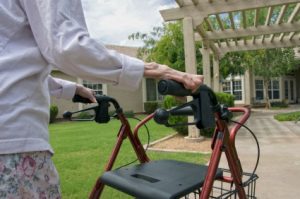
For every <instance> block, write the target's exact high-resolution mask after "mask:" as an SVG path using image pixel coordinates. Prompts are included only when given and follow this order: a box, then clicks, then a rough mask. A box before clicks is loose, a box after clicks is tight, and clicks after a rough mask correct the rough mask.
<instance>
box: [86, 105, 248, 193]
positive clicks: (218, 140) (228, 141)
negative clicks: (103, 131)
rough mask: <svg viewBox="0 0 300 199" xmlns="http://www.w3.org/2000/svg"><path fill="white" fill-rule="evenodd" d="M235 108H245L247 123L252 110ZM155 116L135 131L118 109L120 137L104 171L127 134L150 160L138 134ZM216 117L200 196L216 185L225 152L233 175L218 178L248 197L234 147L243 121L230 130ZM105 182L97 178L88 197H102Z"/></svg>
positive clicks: (139, 152)
mask: <svg viewBox="0 0 300 199" xmlns="http://www.w3.org/2000/svg"><path fill="white" fill-rule="evenodd" d="M228 109H229V110H230V111H232V112H242V113H243V115H242V116H241V118H240V119H239V123H241V124H244V123H245V122H246V121H247V119H248V118H249V116H250V110H249V109H248V108H245V107H232V108H228ZM153 117H154V113H152V114H150V115H148V116H147V117H146V118H144V119H143V120H142V121H141V122H140V123H139V124H137V125H136V127H135V128H134V131H133V132H132V130H131V128H130V124H129V122H128V120H127V119H126V117H125V116H124V114H123V113H122V112H120V113H118V118H119V120H120V121H121V124H122V125H121V128H120V130H119V133H118V137H117V141H116V144H115V147H114V148H113V151H112V153H111V155H110V158H109V161H108V163H107V165H106V167H105V169H104V171H110V170H111V169H112V167H113V165H114V162H115V160H116V158H117V155H118V153H119V151H120V148H121V145H122V143H123V140H124V139H126V138H127V137H128V138H129V140H130V142H131V145H132V147H133V149H134V151H135V153H136V155H137V158H138V160H139V161H140V163H146V162H149V161H150V159H149V157H148V156H147V154H146V151H145V149H144V147H143V145H142V144H141V142H140V139H139V137H138V131H139V129H140V127H141V126H143V125H144V124H145V123H147V122H148V121H149V120H151V119H152V118H153ZM215 118H216V128H215V132H214V136H213V139H212V144H211V148H212V155H211V158H210V163H209V165H208V171H207V175H206V178H205V181H204V184H203V187H202V191H201V193H199V194H200V196H199V198H200V199H207V198H209V196H210V193H211V191H212V188H213V183H214V176H215V174H216V171H217V168H218V166H219V162H220V158H221V154H222V152H225V155H226V158H227V161H228V165H229V170H230V172H231V177H226V176H224V177H223V178H222V179H218V180H220V181H223V182H228V183H234V184H235V188H236V190H237V194H238V196H239V198H240V199H246V198H247V196H246V193H245V190H244V187H243V185H242V175H243V170H242V166H241V163H240V161H239V158H238V154H237V150H236V147H235V137H236V134H237V132H238V130H239V129H240V128H241V125H240V124H235V126H234V127H233V128H232V129H231V130H230V132H229V129H228V126H227V123H226V122H225V121H224V120H222V119H221V116H220V114H219V113H215ZM103 188H104V184H103V183H102V182H101V180H100V178H98V180H97V181H96V184H95V185H94V187H93V190H92V192H91V193H90V196H89V199H99V198H100V196H101V193H102V191H103Z"/></svg>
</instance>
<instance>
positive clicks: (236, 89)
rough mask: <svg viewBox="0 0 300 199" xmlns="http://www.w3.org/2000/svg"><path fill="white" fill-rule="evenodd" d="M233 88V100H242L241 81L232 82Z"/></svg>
mask: <svg viewBox="0 0 300 199" xmlns="http://www.w3.org/2000/svg"><path fill="white" fill-rule="evenodd" d="M232 86H233V95H234V97H235V100H242V99H243V97H242V81H241V80H234V81H233V82H232Z"/></svg>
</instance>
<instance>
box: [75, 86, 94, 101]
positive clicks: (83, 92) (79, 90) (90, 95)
mask: <svg viewBox="0 0 300 199" xmlns="http://www.w3.org/2000/svg"><path fill="white" fill-rule="evenodd" d="M75 94H77V95H80V96H81V97H84V98H87V99H89V100H90V101H91V102H92V103H96V102H97V101H96V98H95V91H93V90H92V89H89V88H86V87H84V86H82V85H80V84H76V91H75Z"/></svg>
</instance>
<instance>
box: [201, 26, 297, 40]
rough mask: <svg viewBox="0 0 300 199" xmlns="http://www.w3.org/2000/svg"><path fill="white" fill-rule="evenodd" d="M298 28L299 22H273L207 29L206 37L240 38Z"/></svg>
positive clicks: (215, 38)
mask: <svg viewBox="0 0 300 199" xmlns="http://www.w3.org/2000/svg"><path fill="white" fill-rule="evenodd" d="M299 30H300V22H294V23H293V24H290V23H282V24H274V25H269V26H267V27H266V26H258V27H256V28H255V27H249V28H245V29H236V30H232V29H226V30H224V31H219V30H218V31H214V32H212V31H207V32H206V36H207V39H211V40H218V39H230V38H240V37H247V36H259V35H268V34H276V33H286V32H297V31H299Z"/></svg>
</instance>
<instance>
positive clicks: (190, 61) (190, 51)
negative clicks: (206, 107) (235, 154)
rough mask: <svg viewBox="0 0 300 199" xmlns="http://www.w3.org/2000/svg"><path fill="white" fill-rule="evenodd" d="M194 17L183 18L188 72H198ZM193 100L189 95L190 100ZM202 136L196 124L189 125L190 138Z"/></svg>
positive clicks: (190, 120) (190, 118)
mask: <svg viewBox="0 0 300 199" xmlns="http://www.w3.org/2000/svg"><path fill="white" fill-rule="evenodd" d="M194 35H195V34H194V28H193V19H192V18H191V17H186V18H184V19H183V38H184V54H185V71H186V72H188V73H193V74H196V73H197V68H196V49H195V38H194ZM190 100H192V98H191V97H188V101H190ZM188 121H189V122H193V121H194V118H193V117H189V118H188ZM199 136H200V132H199V130H198V129H197V128H196V126H195V125H193V126H189V135H188V137H190V138H197V137H199Z"/></svg>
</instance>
